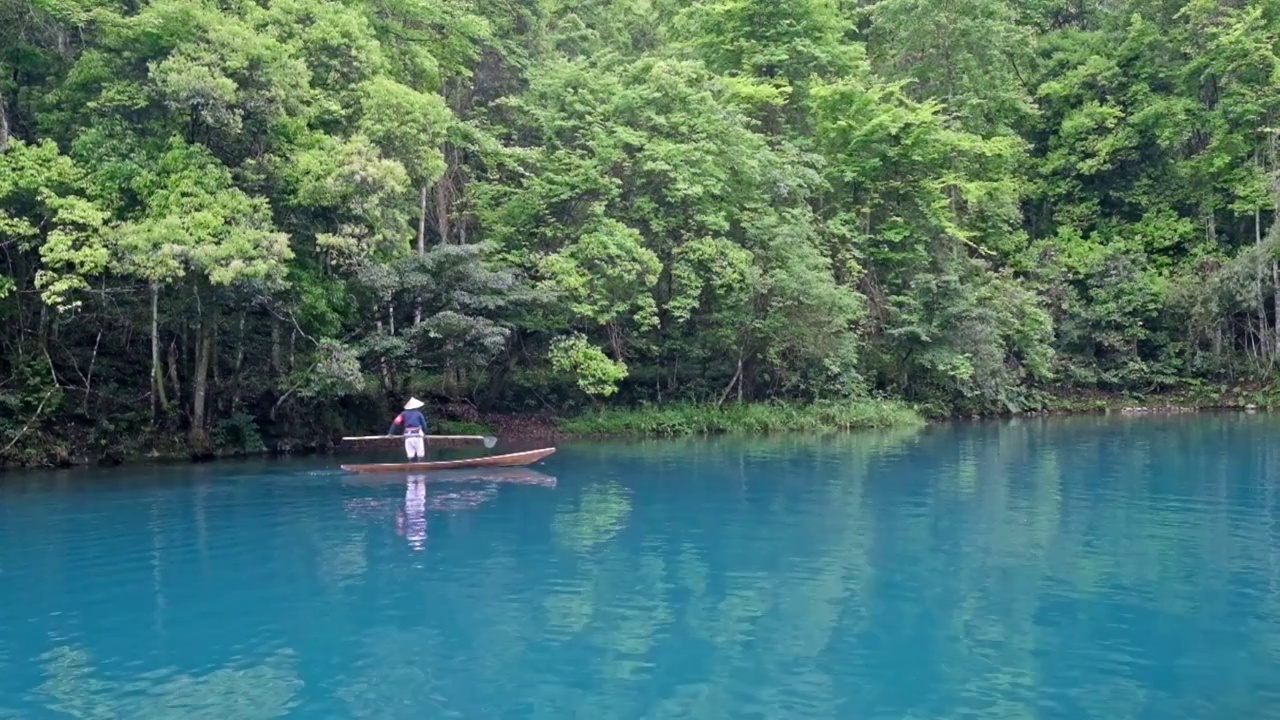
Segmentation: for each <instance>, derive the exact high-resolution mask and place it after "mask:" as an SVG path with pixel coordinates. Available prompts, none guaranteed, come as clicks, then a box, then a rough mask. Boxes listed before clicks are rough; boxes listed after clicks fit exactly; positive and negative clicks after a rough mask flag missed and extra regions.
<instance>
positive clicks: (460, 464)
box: [342, 448, 556, 473]
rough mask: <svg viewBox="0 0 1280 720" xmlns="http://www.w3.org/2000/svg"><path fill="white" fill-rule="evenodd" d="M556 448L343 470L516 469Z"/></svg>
mask: <svg viewBox="0 0 1280 720" xmlns="http://www.w3.org/2000/svg"><path fill="white" fill-rule="evenodd" d="M555 451H556V449H555V448H541V449H539V450H525V451H524V452H514V453H504V454H502V455H485V456H483V457H474V458H460V459H457V460H435V461H432V462H415V463H375V464H370V465H360V464H356V465H343V466H342V469H343V470H346V471H347V472H355V473H372V472H384V473H385V472H390V473H399V472H412V473H418V472H426V471H428V470H431V471H435V470H453V469H458V468H489V467H515V466H520V465H532V464H533V463H536V462H538V461H539V460H541V459H543V458H545V457H547V456H548V455H550V454H551V453H553V452H555Z"/></svg>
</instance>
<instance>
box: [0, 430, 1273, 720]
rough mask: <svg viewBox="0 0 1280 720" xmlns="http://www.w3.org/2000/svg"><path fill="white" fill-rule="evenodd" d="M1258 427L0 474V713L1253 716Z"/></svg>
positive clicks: (1265, 521)
mask: <svg viewBox="0 0 1280 720" xmlns="http://www.w3.org/2000/svg"><path fill="white" fill-rule="evenodd" d="M1278 436H1280V422H1278V421H1276V420H1271V419H1269V418H1266V417H1263V416H1252V417H1249V416H1229V417H1228V416H1215V417H1200V418H1173V419H1134V420H1118V419H1111V420H1107V419H1091V418H1090V419H1073V420H1057V421H1023V422H1019V423H1005V424H980V425H957V426H951V427H939V428H930V429H926V430H923V431H918V432H916V431H912V432H898V433H889V434H868V435H856V436H844V437H837V438H821V439H812V440H806V439H801V438H787V439H764V440H748V441H743V440H727V439H721V440H708V441H689V442H667V443H633V444H607V445H606V444H600V445H567V446H565V447H563V448H562V449H561V451H560V452H559V453H558V454H556V455H554V456H552V457H551V458H550V459H549V460H547V461H545V462H544V463H542V464H540V465H538V466H536V467H535V468H533V470H535V471H536V473H528V472H525V473H508V474H507V475H505V476H504V477H501V478H497V479H494V478H485V477H460V476H457V475H454V476H451V477H446V478H444V479H443V480H442V481H439V482H437V481H435V479H434V478H428V481H427V482H426V483H425V484H422V483H418V482H416V481H415V480H413V479H410V478H407V477H405V476H386V477H382V478H378V479H358V478H355V477H353V476H344V475H341V474H337V473H335V472H334V471H333V467H334V466H333V461H332V460H331V459H330V460H307V461H289V462H262V463H235V462H228V463H219V464H215V465H207V466H172V467H150V468H144V469H138V468H132V469H118V470H110V471H107V470H92V471H80V472H73V473H41V474H25V475H15V474H10V475H6V476H0V718H33V719H38V718H67V717H70V718H95V719H99V718H121V719H125V718H127V719H129V720H134V719H138V720H147V719H153V718H208V719H210V720H213V719H218V720H223V719H229V718H248V719H254V718H278V717H279V718H284V717H287V718H570V717H576V718H583V719H585V720H603V719H606V718H735V719H736V718H841V719H845V718H859V719H862V718H873V719H878V718H886V719H888V718H893V719H904V718H910V719H925V718H939V719H941V718H1063V719H1067V718H1072V719H1074V718H1109V719H1110V718H1116V719H1120V718H1143V719H1150V720H1157V719H1158V720H1167V719H1170V718H1215V719H1217V718H1221V719H1228V720H1234V719H1242V720H1243V719H1246V718H1247V719H1250V720H1253V719H1256V718H1276V717H1280V509H1278V508H1277V483H1278V482H1280V449H1277V443H1276V438H1277V437H1278Z"/></svg>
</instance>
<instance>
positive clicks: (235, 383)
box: [231, 310, 244, 412]
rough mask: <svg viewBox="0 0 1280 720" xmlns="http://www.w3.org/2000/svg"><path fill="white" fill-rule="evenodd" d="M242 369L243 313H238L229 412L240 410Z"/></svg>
mask: <svg viewBox="0 0 1280 720" xmlns="http://www.w3.org/2000/svg"><path fill="white" fill-rule="evenodd" d="M242 369H244V311H243V310H242V311H241V312H240V335H239V338H238V339H237V340H236V365H235V371H234V372H233V373H232V374H231V385H232V387H233V388H235V389H234V390H232V391H231V392H232V394H231V410H232V411H233V412H234V411H236V410H239V409H240V382H241V377H240V371H241V370H242Z"/></svg>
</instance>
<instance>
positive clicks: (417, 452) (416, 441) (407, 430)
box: [387, 398, 427, 460]
mask: <svg viewBox="0 0 1280 720" xmlns="http://www.w3.org/2000/svg"><path fill="white" fill-rule="evenodd" d="M421 407H422V401H421V400H419V399H418V398H409V402H407V403H405V404H404V412H402V413H400V414H399V415H397V416H396V419H395V420H392V421H391V427H390V428H389V429H388V430H387V434H388V435H395V434H396V426H397V425H402V426H403V427H404V454H405V455H408V456H409V459H410V460H421V459H423V458H424V457H426V454H427V453H426V449H427V447H426V445H427V439H426V434H427V418H426V417H425V416H423V414H422V412H421V411H420V410H419V409H418V408H421Z"/></svg>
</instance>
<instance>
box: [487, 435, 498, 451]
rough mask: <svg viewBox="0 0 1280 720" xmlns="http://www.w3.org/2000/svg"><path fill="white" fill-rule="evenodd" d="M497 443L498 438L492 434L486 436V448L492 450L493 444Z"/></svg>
mask: <svg viewBox="0 0 1280 720" xmlns="http://www.w3.org/2000/svg"><path fill="white" fill-rule="evenodd" d="M497 444H498V438H496V437H493V436H492V435H486V436H485V437H484V446H485V447H486V448H488V449H490V450H492V449H493V446H494V445H497Z"/></svg>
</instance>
